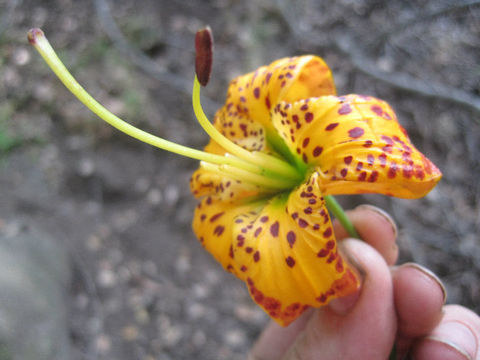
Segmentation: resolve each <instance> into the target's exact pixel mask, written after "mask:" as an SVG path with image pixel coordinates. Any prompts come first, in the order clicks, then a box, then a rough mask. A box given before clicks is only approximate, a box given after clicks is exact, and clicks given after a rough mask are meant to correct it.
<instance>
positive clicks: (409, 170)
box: [403, 164, 413, 179]
mask: <svg viewBox="0 0 480 360" xmlns="http://www.w3.org/2000/svg"><path fill="white" fill-rule="evenodd" d="M412 175H413V167H412V165H410V164H405V165H404V166H403V176H404V177H406V178H407V179H410V178H411V177H412Z"/></svg>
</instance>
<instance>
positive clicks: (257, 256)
mask: <svg viewBox="0 0 480 360" xmlns="http://www.w3.org/2000/svg"><path fill="white" fill-rule="evenodd" d="M318 176H319V175H318V173H314V174H313V175H312V176H311V178H310V179H309V180H308V182H307V183H305V184H303V185H301V186H300V187H298V188H297V189H295V190H294V191H292V192H291V193H290V194H283V195H279V196H277V197H275V198H273V199H271V200H270V201H269V202H268V204H266V205H265V206H264V207H259V208H258V209H257V211H254V212H243V213H241V214H240V213H239V216H238V217H237V218H236V220H235V224H234V228H233V239H234V243H233V261H234V263H235V266H234V267H235V268H236V269H237V276H238V277H240V278H242V279H243V280H245V281H246V283H247V286H248V289H249V291H250V294H251V296H252V298H253V300H254V301H255V302H256V303H257V304H258V305H260V306H261V307H262V308H263V309H264V310H265V311H266V312H267V313H268V314H269V315H270V316H271V317H272V318H273V319H274V320H276V321H277V322H278V323H279V324H281V325H284V326H286V325H288V324H289V323H290V322H291V321H293V320H295V319H296V318H297V317H298V316H299V315H300V314H301V313H302V312H303V311H304V310H305V309H306V308H308V307H309V306H315V307H317V306H320V305H324V304H326V303H328V302H329V301H330V300H331V299H334V298H336V297H339V296H344V295H348V294H350V293H352V292H354V291H355V290H356V289H357V288H358V286H359V283H358V280H357V277H356V275H355V274H354V272H353V271H352V270H351V269H350V268H349V266H348V264H347V263H345V262H344V260H343V259H342V257H341V256H340V254H339V253H338V251H337V244H336V241H335V235H334V233H333V227H332V224H331V221H330V217H329V215H328V212H327V210H326V207H325V202H324V200H323V198H322V195H321V192H320V188H319V185H318V184H319V182H318Z"/></svg>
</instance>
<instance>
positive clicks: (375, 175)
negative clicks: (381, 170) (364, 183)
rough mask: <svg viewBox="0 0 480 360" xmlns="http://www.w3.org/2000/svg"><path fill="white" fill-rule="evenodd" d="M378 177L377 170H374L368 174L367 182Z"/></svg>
mask: <svg viewBox="0 0 480 360" xmlns="http://www.w3.org/2000/svg"><path fill="white" fill-rule="evenodd" d="M377 179H378V171H376V170H374V171H372V173H371V174H370V177H369V178H368V182H375V181H377Z"/></svg>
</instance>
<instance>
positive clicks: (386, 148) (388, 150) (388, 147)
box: [382, 145, 393, 154]
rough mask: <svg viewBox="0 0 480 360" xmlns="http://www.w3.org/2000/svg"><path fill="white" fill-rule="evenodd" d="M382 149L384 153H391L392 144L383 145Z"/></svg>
mask: <svg viewBox="0 0 480 360" xmlns="http://www.w3.org/2000/svg"><path fill="white" fill-rule="evenodd" d="M382 150H383V151H384V152H386V153H389V154H391V153H392V151H393V146H392V145H385V146H384V147H383V148H382Z"/></svg>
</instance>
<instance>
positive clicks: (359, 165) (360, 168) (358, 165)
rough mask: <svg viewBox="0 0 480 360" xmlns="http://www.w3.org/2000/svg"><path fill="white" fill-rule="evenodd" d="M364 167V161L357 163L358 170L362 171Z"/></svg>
mask: <svg viewBox="0 0 480 360" xmlns="http://www.w3.org/2000/svg"><path fill="white" fill-rule="evenodd" d="M362 168H363V162H361V161H359V162H358V164H357V168H356V169H355V170H356V171H360V170H362Z"/></svg>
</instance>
